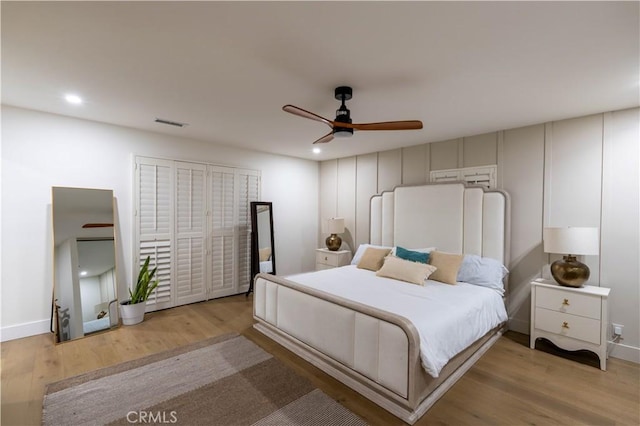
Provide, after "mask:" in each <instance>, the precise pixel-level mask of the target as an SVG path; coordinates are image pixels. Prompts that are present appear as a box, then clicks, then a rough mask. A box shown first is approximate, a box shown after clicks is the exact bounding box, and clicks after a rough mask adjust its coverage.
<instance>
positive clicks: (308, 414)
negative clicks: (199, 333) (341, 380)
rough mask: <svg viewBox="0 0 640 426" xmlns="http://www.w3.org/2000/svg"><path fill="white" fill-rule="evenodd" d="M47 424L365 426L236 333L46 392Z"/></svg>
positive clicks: (53, 386)
mask: <svg viewBox="0 0 640 426" xmlns="http://www.w3.org/2000/svg"><path fill="white" fill-rule="evenodd" d="M42 422H43V424H44V425H49V426H59V425H104V424H113V425H131V424H176V425H251V424H255V425H287V424H288V425H365V424H366V423H365V422H364V421H363V420H362V419H361V418H359V417H357V416H356V415H355V414H353V413H352V412H351V411H349V410H348V409H346V408H345V407H344V406H342V405H340V404H339V403H338V402H336V401H334V400H333V399H331V398H329V397H328V396H327V395H326V394H325V393H323V392H322V391H320V390H319V389H317V388H315V387H314V386H313V385H312V384H311V382H309V381H308V380H307V379H305V378H303V377H300V376H298V375H297V374H296V373H295V372H293V371H292V370H291V369H290V368H288V367H286V366H285V365H284V364H283V363H282V362H280V361H279V360H277V359H276V358H274V357H273V356H271V355H270V354H269V353H267V352H265V351H264V350H262V349H261V348H259V347H258V346H256V345H255V344H254V343H252V342H250V341H249V340H247V339H246V338H244V337H242V336H239V335H237V334H235V333H234V334H228V335H224V336H219V337H216V338H213V339H208V340H205V341H202V342H198V343H196V344H192V345H188V346H185V347H181V348H177V349H174V350H170V351H167V352H162V353H159V354H155V355H152V356H148V357H145V358H142V359H139V360H134V361H130V362H126V363H123V364H118V365H115V366H113V367H107V368H104V369H101V370H96V371H94V372H90V373H87V374H83V375H81V376H77V377H72V378H69V379H66V380H62V381H60V382H56V383H52V384H50V385H48V386H47V389H46V390H45V396H44V403H43V414H42Z"/></svg>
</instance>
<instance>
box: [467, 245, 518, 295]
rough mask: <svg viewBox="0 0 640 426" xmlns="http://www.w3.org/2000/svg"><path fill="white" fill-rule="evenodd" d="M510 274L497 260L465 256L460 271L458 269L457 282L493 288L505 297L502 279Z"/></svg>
mask: <svg viewBox="0 0 640 426" xmlns="http://www.w3.org/2000/svg"><path fill="white" fill-rule="evenodd" d="M508 273H509V270H508V269H507V268H505V266H504V265H503V264H502V263H500V262H499V261H497V260H495V259H491V258H490V257H481V256H478V255H475V254H465V255H464V259H462V264H461V265H460V269H458V277H457V281H462V282H465V283H469V284H475V285H479V286H482V287H488V288H492V289H494V290H496V291H497V292H498V293H500V294H501V295H504V283H503V282H502V279H503V278H504V277H506V276H507V274H508Z"/></svg>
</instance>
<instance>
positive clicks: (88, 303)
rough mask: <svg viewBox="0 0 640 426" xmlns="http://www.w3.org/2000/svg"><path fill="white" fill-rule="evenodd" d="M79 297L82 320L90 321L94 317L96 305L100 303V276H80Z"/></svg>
mask: <svg viewBox="0 0 640 426" xmlns="http://www.w3.org/2000/svg"><path fill="white" fill-rule="evenodd" d="M80 299H81V301H82V302H81V303H82V321H83V322H84V321H91V320H94V319H97V318H96V315H97V314H98V312H100V311H98V312H96V305H99V304H101V303H102V298H101V296H100V278H99V277H97V276H96V277H89V278H80Z"/></svg>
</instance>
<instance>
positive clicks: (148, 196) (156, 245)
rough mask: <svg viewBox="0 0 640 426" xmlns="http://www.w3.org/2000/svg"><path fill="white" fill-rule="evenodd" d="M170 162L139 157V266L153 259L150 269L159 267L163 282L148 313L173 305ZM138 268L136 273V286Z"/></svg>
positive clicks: (171, 173)
mask: <svg viewBox="0 0 640 426" xmlns="http://www.w3.org/2000/svg"><path fill="white" fill-rule="evenodd" d="M172 170H173V166H172V162H171V161H167V160H157V159H153V158H141V157H139V158H136V197H135V199H136V203H137V205H136V213H137V218H136V219H137V225H138V226H137V231H138V232H137V235H136V237H137V242H138V258H137V261H138V262H137V263H138V264H139V265H142V264H143V263H144V261H145V259H146V258H147V256H150V257H151V260H150V262H149V266H150V268H154V267H156V266H158V271H157V272H156V278H157V279H159V281H160V283H159V284H158V287H157V288H156V290H155V291H154V292H153V294H152V295H151V297H150V298H149V300H148V301H147V311H153V310H157V309H164V308H168V307H171V306H172V291H171V257H172V256H171V254H172V253H171V232H172V227H173V197H172V187H173V182H172V175H173V171H172ZM138 272H139V268H136V269H135V270H134V271H133V279H132V283H131V285H135V282H136V279H137V277H138Z"/></svg>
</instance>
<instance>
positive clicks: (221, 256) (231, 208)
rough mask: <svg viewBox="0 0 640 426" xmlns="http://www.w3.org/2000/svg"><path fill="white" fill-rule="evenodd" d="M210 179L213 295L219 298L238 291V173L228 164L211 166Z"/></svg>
mask: <svg viewBox="0 0 640 426" xmlns="http://www.w3.org/2000/svg"><path fill="white" fill-rule="evenodd" d="M209 182H210V184H209V203H210V209H209V211H210V218H209V223H210V224H211V225H210V228H209V229H210V238H209V240H210V244H211V247H210V262H209V265H210V266H209V277H210V279H211V284H210V285H211V288H210V290H211V292H210V295H211V297H213V298H216V297H223V296H229V295H232V294H236V293H238V291H237V289H236V284H235V282H236V274H235V270H236V268H235V256H234V253H235V251H236V243H235V238H234V227H235V219H234V216H235V215H234V213H235V200H234V198H235V197H234V195H235V172H234V170H233V169H230V168H226V167H211V168H210V180H209Z"/></svg>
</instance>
